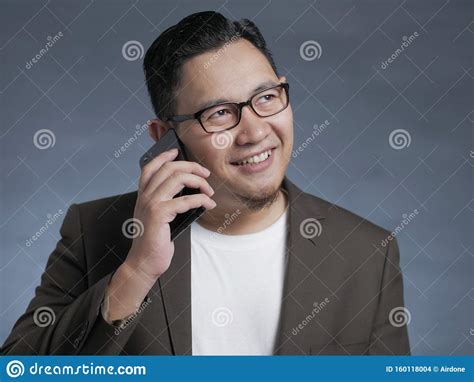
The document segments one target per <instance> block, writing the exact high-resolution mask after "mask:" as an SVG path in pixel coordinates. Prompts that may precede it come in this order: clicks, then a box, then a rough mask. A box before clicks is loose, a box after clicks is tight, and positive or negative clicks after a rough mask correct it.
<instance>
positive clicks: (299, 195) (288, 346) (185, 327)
mask: <svg viewBox="0 0 474 382" xmlns="http://www.w3.org/2000/svg"><path fill="white" fill-rule="evenodd" d="M282 187H283V188H284V190H286V191H287V194H288V201H289V209H288V210H289V217H288V219H289V220H288V222H289V226H288V227H289V229H288V237H287V248H286V251H287V259H288V260H287V267H286V270H285V283H284V287H283V296H282V307H281V314H280V324H279V331H278V333H277V340H276V343H275V350H274V353H275V354H301V353H304V349H303V347H304V348H306V346H303V345H302V344H301V343H300V342H301V341H300V340H301V336H300V338H292V337H291V331H292V329H293V327H294V325H295V323H297V321H295V319H296V318H299V319H300V320H301V318H304V316H303V317H300V316H297V317H295V314H294V312H295V309H298V310H301V307H302V306H306V307H308V306H309V307H311V306H312V304H313V303H314V296H315V295H316V296H317V295H318V291H319V290H320V289H321V286H320V285H315V286H314V287H315V289H313V290H312V291H304V290H301V288H298V286H299V283H300V281H301V279H302V275H304V274H306V273H307V268H308V267H311V268H312V267H313V266H314V262H315V257H314V252H315V245H316V243H315V239H318V235H316V236H315V237H314V238H311V236H313V234H314V232H311V230H312V229H321V228H322V226H321V225H320V224H321V223H316V221H318V222H319V221H320V220H323V219H324V217H325V216H324V214H325V210H326V203H325V202H323V201H321V200H320V199H318V198H315V197H313V196H311V195H309V194H306V193H305V192H303V191H302V190H300V189H299V188H298V187H297V186H295V185H294V184H293V183H292V182H291V181H290V180H289V179H288V178H287V177H285V178H284V179H283V182H282ZM305 224H306V226H304V225H305ZM303 229H305V230H308V231H309V232H303V234H302V230H303ZM316 233H317V232H316ZM174 244H175V252H174V256H173V260H172V262H171V265H170V267H169V269H168V270H167V271H166V272H165V273H164V274H163V275H162V276H161V277H160V279H159V280H158V282H157V283H156V284H155V286H154V287H153V288H154V289H155V290H154V292H155V293H161V297H162V299H163V303H164V308H165V314H166V318H167V322H168V327H169V331H170V337H171V343H172V347H173V349H172V352H173V354H176V355H191V354H192V333H191V229H190V227H188V228H187V229H186V230H185V231H184V232H183V233H182V234H181V235H180V236H179V237H178V238H177V239H176V240H175V242H174ZM309 292H311V293H309ZM321 292H323V291H321ZM326 295H327V292H326Z"/></svg>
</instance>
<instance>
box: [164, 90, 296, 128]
mask: <svg viewBox="0 0 474 382" xmlns="http://www.w3.org/2000/svg"><path fill="white" fill-rule="evenodd" d="M289 87H290V85H289V84H287V83H281V84H278V85H276V86H272V87H271V88H268V89H265V90H262V91H260V92H258V93H256V94H254V95H253V96H252V97H251V98H250V99H248V100H247V101H245V102H240V103H233V102H226V103H221V104H219V105H214V106H210V107H207V108H205V109H202V110H200V111H198V112H197V113H194V114H187V115H175V116H172V117H167V118H164V120H165V121H171V122H184V121H188V120H191V119H197V120H198V121H199V123H200V125H201V126H202V128H203V129H204V131H205V132H206V133H216V132H219V131H224V130H229V129H232V128H234V127H235V126H237V125H238V124H239V123H240V119H241V117H242V109H243V108H244V107H245V106H249V107H250V108H251V109H252V110H253V111H254V113H255V114H257V115H258V116H259V117H261V118H264V117H270V116H272V115H275V114H278V113H280V112H282V111H283V110H285V109H286V108H287V107H288V104H289V102H290V98H289Z"/></svg>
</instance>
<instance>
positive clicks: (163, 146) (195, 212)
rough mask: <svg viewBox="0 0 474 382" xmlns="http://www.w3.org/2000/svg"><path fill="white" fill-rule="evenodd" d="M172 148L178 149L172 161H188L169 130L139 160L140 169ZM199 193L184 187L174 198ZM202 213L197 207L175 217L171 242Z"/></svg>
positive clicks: (179, 141) (174, 133)
mask: <svg viewBox="0 0 474 382" xmlns="http://www.w3.org/2000/svg"><path fill="white" fill-rule="evenodd" d="M172 148H177V149H178V155H177V156H176V158H175V159H174V160H185V161H186V160H188V159H187V157H186V151H185V150H184V147H183V144H182V142H181V140H180V139H179V138H178V137H177V135H176V132H175V131H174V130H173V129H170V130H168V132H167V133H166V134H165V135H164V136H163V137H162V138H161V139H160V140H159V141H158V142H156V143H155V144H154V145H153V146H152V147H151V148H150V149H149V150H148V151H147V152H146V153H145V154H143V156H142V157H141V158H140V168H143V166H145V165H146V164H147V163H148V162H150V161H151V160H152V159H153V158H154V157H156V156H157V155H159V154H161V153H162V152H164V151H167V150H171V149H172ZM199 192H200V190H199V189H198V188H189V187H184V188H183V189H182V190H181V191H180V192H179V193H177V194H176V195H175V196H174V197H175V198H178V197H180V196H184V195H192V194H198V193H199ZM204 211H205V208H204V207H198V208H193V209H191V210H189V211H187V212H184V213H182V214H178V215H176V217H175V218H174V220H173V221H172V222H171V223H170V230H171V240H174V239H176V238H177V237H178V236H179V235H181V234H182V233H183V231H184V230H185V229H186V228H187V227H189V225H191V223H192V222H194V221H195V220H197V219H198V218H199V217H200V216H201V215H202V214H203V213H204Z"/></svg>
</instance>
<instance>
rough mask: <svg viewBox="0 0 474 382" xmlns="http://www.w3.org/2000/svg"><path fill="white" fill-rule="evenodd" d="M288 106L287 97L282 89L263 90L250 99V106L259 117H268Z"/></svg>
mask: <svg viewBox="0 0 474 382" xmlns="http://www.w3.org/2000/svg"><path fill="white" fill-rule="evenodd" d="M287 105H288V97H287V95H286V91H285V89H284V88H283V87H281V86H279V87H276V88H272V89H268V90H265V91H263V92H261V93H258V94H256V95H255V96H254V97H253V98H252V106H253V108H254V109H255V111H256V112H257V114H258V115H260V116H261V117H268V116H270V115H273V114H276V113H278V112H280V111H282V110H283V109H284V108H285V107H286V106H287Z"/></svg>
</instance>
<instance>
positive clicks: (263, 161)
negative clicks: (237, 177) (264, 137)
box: [231, 147, 276, 174]
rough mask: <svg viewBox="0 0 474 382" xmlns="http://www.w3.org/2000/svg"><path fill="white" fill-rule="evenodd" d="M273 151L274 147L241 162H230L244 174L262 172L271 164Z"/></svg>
mask: <svg viewBox="0 0 474 382" xmlns="http://www.w3.org/2000/svg"><path fill="white" fill-rule="evenodd" d="M275 149H276V147H272V148H271V149H267V150H264V151H262V152H260V153H258V154H255V155H252V156H250V157H247V158H245V159H243V160H240V161H237V162H231V164H232V165H233V166H235V167H236V168H237V169H238V170H240V171H241V172H244V173H246V174H252V173H255V172H260V171H263V170H265V169H267V168H268V167H270V165H271V164H272V163H273V160H274V157H275Z"/></svg>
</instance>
